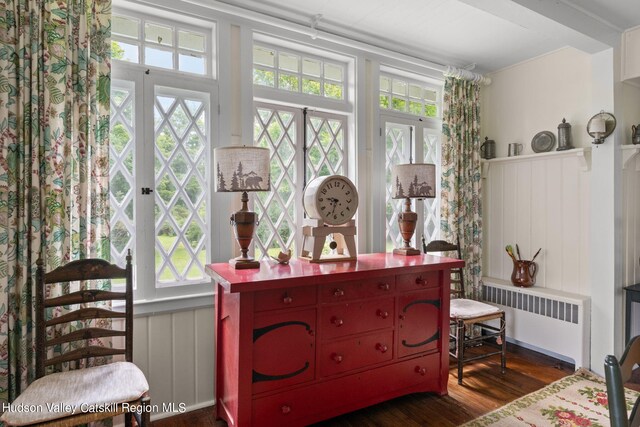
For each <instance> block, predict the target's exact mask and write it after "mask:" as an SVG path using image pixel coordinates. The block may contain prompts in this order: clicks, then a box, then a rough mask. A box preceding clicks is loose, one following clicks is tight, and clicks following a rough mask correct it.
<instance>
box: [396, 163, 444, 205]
mask: <svg viewBox="0 0 640 427" xmlns="http://www.w3.org/2000/svg"><path fill="white" fill-rule="evenodd" d="M391 175H392V177H393V185H394V191H393V198H394V199H404V198H412V199H432V198H435V197H436V165H434V164H431V163H410V164H405V165H395V166H393V168H392V169H391Z"/></svg>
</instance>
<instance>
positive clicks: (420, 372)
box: [416, 366, 427, 376]
mask: <svg viewBox="0 0 640 427" xmlns="http://www.w3.org/2000/svg"><path fill="white" fill-rule="evenodd" d="M416 373H418V374H420V375H422V376H425V375H426V374H427V368H421V367H420V366H416Z"/></svg>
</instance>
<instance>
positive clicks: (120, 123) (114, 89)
mask: <svg viewBox="0 0 640 427" xmlns="http://www.w3.org/2000/svg"><path fill="white" fill-rule="evenodd" d="M134 102H135V90H134V86H133V84H132V83H131V82H121V81H119V80H115V79H114V80H113V81H112V83H111V112H110V114H111V130H110V133H109V138H110V140H111V144H110V146H109V166H110V168H109V181H110V186H109V192H110V200H109V202H110V205H111V218H110V225H111V262H113V263H115V264H118V265H125V264H126V259H125V257H126V255H127V251H128V250H129V249H131V251H132V252H133V251H134V250H135V238H134V236H135V231H136V228H135V215H134V212H135V210H134V203H135V194H134V189H135V188H136V187H135V177H134V175H133V161H134V159H135V136H136V133H135V126H134V114H133V111H134Z"/></svg>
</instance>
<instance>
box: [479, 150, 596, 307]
mask: <svg viewBox="0 0 640 427" xmlns="http://www.w3.org/2000/svg"><path fill="white" fill-rule="evenodd" d="M589 150H590V149H588V148H586V149H574V150H568V151H562V152H555V151H554V152H550V153H542V154H534V155H527V156H520V157H511V158H500V159H493V160H490V161H484V162H483V177H484V180H483V202H484V204H483V220H484V233H483V236H484V237H483V239H484V251H483V252H484V256H483V275H484V276H489V277H493V278H498V279H504V280H510V278H511V272H512V269H513V263H512V261H511V259H510V258H509V256H508V255H507V253H506V252H505V249H504V248H505V246H506V245H508V244H510V245H512V246H513V248H514V251H515V247H516V243H517V244H518V246H519V247H520V251H521V254H522V258H523V259H531V257H532V256H533V254H534V253H535V252H536V251H537V250H538V248H542V251H541V252H540V254H539V255H538V257H537V258H536V262H537V263H538V267H539V271H538V274H537V281H536V286H540V287H544V288H549V289H555V290H559V291H565V292H571V293H576V294H581V295H589V283H590V279H589V197H590V177H589V172H588V170H587V169H588V167H589V164H588V163H589V161H588V160H589V155H590V152H589Z"/></svg>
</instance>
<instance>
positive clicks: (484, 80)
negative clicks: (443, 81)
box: [442, 66, 491, 86]
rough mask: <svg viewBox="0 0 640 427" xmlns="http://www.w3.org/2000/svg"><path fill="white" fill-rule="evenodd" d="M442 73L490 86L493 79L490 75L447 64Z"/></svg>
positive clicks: (446, 75)
mask: <svg viewBox="0 0 640 427" xmlns="http://www.w3.org/2000/svg"><path fill="white" fill-rule="evenodd" d="M442 74H443V75H444V76H445V77H454V78H456V79H460V80H469V81H472V82H475V83H479V84H483V85H485V86H489V85H490V84H491V79H490V78H489V77H485V76H483V75H482V74H478V73H474V72H473V71H470V70H465V69H464V68H456V67H452V66H447V67H446V68H445V69H444V71H443V72H442Z"/></svg>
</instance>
